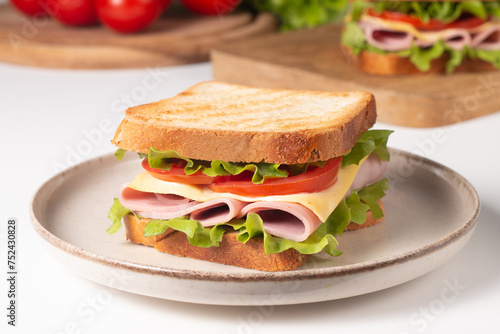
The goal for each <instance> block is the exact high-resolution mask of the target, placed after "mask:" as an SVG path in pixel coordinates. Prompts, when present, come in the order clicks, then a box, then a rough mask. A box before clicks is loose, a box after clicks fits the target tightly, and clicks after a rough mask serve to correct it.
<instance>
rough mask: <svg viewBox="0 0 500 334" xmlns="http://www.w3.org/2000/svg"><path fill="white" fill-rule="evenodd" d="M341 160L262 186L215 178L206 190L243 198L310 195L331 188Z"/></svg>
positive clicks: (335, 159) (268, 180) (229, 178)
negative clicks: (242, 196)
mask: <svg viewBox="0 0 500 334" xmlns="http://www.w3.org/2000/svg"><path fill="white" fill-rule="evenodd" d="M341 160H342V158H340V157H339V158H334V159H330V160H328V162H327V163H326V164H325V165H324V166H323V167H318V168H315V169H313V170H309V171H307V172H305V173H302V174H299V175H296V176H289V177H283V178H275V179H266V180H264V183H262V184H254V183H252V181H251V180H234V178H232V177H231V176H229V177H224V176H223V177H217V178H216V180H215V181H214V183H212V184H210V185H208V188H209V189H210V190H212V191H214V192H217V193H231V194H236V195H244V196H272V195H289V194H296V193H312V192H318V191H321V190H324V189H326V188H328V187H331V186H332V185H333V184H335V182H337V176H338V172H339V168H340V162H341Z"/></svg>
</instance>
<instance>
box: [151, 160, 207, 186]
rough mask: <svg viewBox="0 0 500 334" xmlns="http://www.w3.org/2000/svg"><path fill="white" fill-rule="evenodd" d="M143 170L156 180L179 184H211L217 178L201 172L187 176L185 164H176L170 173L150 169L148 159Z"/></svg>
mask: <svg viewBox="0 0 500 334" xmlns="http://www.w3.org/2000/svg"><path fill="white" fill-rule="evenodd" d="M142 168H144V169H145V170H146V172H148V173H149V175H151V176H153V177H154V178H156V179H158V180H162V181H168V182H178V183H185V184H210V183H212V182H214V179H215V177H212V176H208V175H205V174H203V173H202V172H200V171H197V172H196V173H194V174H191V175H186V173H184V166H183V164H175V163H174V164H172V168H171V169H170V170H169V171H166V170H163V169H158V168H152V167H150V166H149V162H148V159H144V160H143V161H142Z"/></svg>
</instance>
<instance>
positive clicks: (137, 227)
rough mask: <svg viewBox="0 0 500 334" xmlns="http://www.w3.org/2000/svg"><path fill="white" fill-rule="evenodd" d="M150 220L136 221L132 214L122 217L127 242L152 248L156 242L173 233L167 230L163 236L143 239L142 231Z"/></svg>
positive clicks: (140, 219) (141, 219) (171, 230)
mask: <svg viewBox="0 0 500 334" xmlns="http://www.w3.org/2000/svg"><path fill="white" fill-rule="evenodd" d="M150 220H151V219H147V218H139V219H137V218H136V216H135V215H133V214H132V213H129V214H127V215H125V216H124V217H123V224H124V225H125V229H126V236H127V240H130V241H132V242H133V243H135V244H141V245H144V246H154V245H155V244H156V243H157V242H158V241H160V240H161V239H163V238H165V237H166V236H167V235H169V234H170V233H172V232H174V230H173V229H171V228H169V229H167V230H166V231H165V233H163V234H160V235H155V236H153V237H145V236H144V233H143V232H142V231H143V230H144V227H146V225H147V223H148V222H149V221H150Z"/></svg>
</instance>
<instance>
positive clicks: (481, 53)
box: [468, 49, 500, 69]
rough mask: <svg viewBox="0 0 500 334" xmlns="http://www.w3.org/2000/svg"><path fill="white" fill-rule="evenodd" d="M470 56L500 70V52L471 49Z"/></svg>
mask: <svg viewBox="0 0 500 334" xmlns="http://www.w3.org/2000/svg"><path fill="white" fill-rule="evenodd" d="M468 54H469V56H470V57H471V58H479V59H481V60H484V61H487V62H489V63H491V64H493V66H495V67H496V68H498V69H500V50H479V49H469V50H468Z"/></svg>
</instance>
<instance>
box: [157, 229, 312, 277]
mask: <svg viewBox="0 0 500 334" xmlns="http://www.w3.org/2000/svg"><path fill="white" fill-rule="evenodd" d="M237 236H238V233H237V232H228V233H226V234H224V236H223V237H222V241H221V242H220V244H219V247H209V248H202V247H196V246H193V245H191V244H190V243H189V241H188V240H187V237H186V235H185V234H184V233H181V232H174V233H172V234H170V235H169V236H167V237H166V238H164V239H162V240H161V241H159V242H157V243H156V244H155V249H157V250H159V251H160V252H164V253H168V254H172V255H177V256H182V257H189V258H193V259H197V260H203V261H210V262H216V263H222V264H226V265H232V266H237V267H242V268H247V269H256V270H262V271H288V270H295V269H297V268H299V267H300V266H302V265H303V264H304V263H306V260H307V258H308V257H309V256H310V255H304V254H300V253H299V252H297V251H296V250H295V249H288V250H286V251H284V252H281V253H277V254H271V255H266V253H265V252H264V244H263V241H262V238H257V239H250V240H248V242H246V243H245V244H242V243H241V242H239V241H238V240H236V237H237Z"/></svg>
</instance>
